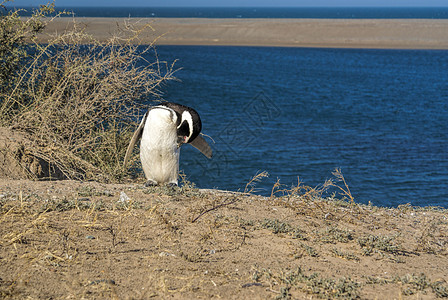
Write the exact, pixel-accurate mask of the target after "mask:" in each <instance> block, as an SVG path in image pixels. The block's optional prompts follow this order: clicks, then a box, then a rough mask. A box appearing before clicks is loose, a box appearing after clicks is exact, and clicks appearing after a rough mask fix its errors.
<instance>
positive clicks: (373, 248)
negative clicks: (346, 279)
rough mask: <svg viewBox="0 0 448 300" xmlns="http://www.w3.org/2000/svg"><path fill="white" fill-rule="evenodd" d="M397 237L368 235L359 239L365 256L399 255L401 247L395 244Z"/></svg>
mask: <svg viewBox="0 0 448 300" xmlns="http://www.w3.org/2000/svg"><path fill="white" fill-rule="evenodd" d="M395 239H396V236H380V235H372V234H370V235H367V236H364V237H360V238H359V239H358V244H359V245H360V246H361V248H362V253H363V255H371V254H372V253H375V252H379V253H381V252H386V253H390V254H394V255H395V254H399V253H400V251H401V247H400V246H399V245H397V244H396V242H395Z"/></svg>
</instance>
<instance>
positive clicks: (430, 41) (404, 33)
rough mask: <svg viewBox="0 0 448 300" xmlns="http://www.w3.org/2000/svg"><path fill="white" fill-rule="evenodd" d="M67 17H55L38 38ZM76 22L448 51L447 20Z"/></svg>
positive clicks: (209, 37) (302, 43) (100, 27)
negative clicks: (147, 25)
mask: <svg viewBox="0 0 448 300" xmlns="http://www.w3.org/2000/svg"><path fill="white" fill-rule="evenodd" d="M72 21H73V20H72V19H71V18H60V19H57V20H55V21H54V22H53V23H52V24H50V25H49V26H48V28H47V29H46V34H44V35H42V36H41V40H42V41H44V40H45V39H46V38H47V37H48V36H47V35H48V34H51V33H54V32H55V31H58V32H61V31H63V30H64V29H65V28H67V27H68V26H71V25H68V23H69V22H72ZM76 22H77V24H78V25H79V26H82V27H83V28H84V27H85V28H86V30H87V31H88V32H89V33H91V34H92V35H93V36H95V37H97V38H98V39H100V40H105V39H107V38H109V37H110V36H112V35H113V33H114V32H116V31H117V28H118V27H123V24H124V23H125V22H131V23H135V22H137V23H138V24H139V25H144V24H150V26H151V27H152V28H153V29H154V31H152V32H149V33H147V34H145V35H143V36H141V40H140V42H143V43H151V42H153V41H154V39H155V38H157V41H156V43H157V44H159V45H232V46H287V47H342V48H403V49H410V48H413V49H448V20H427V19H425V20H414V19H393V20H378V19H375V20H374V19H351V20H346V19H202V18H197V19H196V18H188V19H187V18H185V19H180V18H155V19H150V18H148V19H125V18H77V19H76Z"/></svg>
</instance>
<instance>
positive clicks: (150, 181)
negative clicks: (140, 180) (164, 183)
mask: <svg viewBox="0 0 448 300" xmlns="http://www.w3.org/2000/svg"><path fill="white" fill-rule="evenodd" d="M144 186H145V187H150V186H158V183H157V181H154V180H152V179H148V181H146V182H145V185H144Z"/></svg>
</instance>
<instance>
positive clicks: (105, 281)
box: [89, 279, 115, 285]
mask: <svg viewBox="0 0 448 300" xmlns="http://www.w3.org/2000/svg"><path fill="white" fill-rule="evenodd" d="M99 283H107V284H111V285H115V281H114V280H112V279H97V280H93V281H91V282H90V283H89V285H94V284H99Z"/></svg>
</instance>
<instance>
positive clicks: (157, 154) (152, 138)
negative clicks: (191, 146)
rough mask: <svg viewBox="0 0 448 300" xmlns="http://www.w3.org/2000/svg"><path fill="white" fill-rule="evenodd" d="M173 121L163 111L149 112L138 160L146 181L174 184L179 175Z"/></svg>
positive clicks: (175, 133) (170, 116)
mask: <svg viewBox="0 0 448 300" xmlns="http://www.w3.org/2000/svg"><path fill="white" fill-rule="evenodd" d="M179 153H180V151H179V148H178V146H177V131H176V124H175V119H174V120H173V118H172V115H171V114H170V112H169V111H167V110H165V109H153V110H151V111H150V112H149V114H148V118H147V120H146V124H145V128H144V129H143V135H142V140H141V144H140V160H141V162H142V167H143V171H144V172H145V176H146V178H147V179H148V180H151V181H155V182H156V183H158V184H164V183H175V184H177V178H178V174H179Z"/></svg>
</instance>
